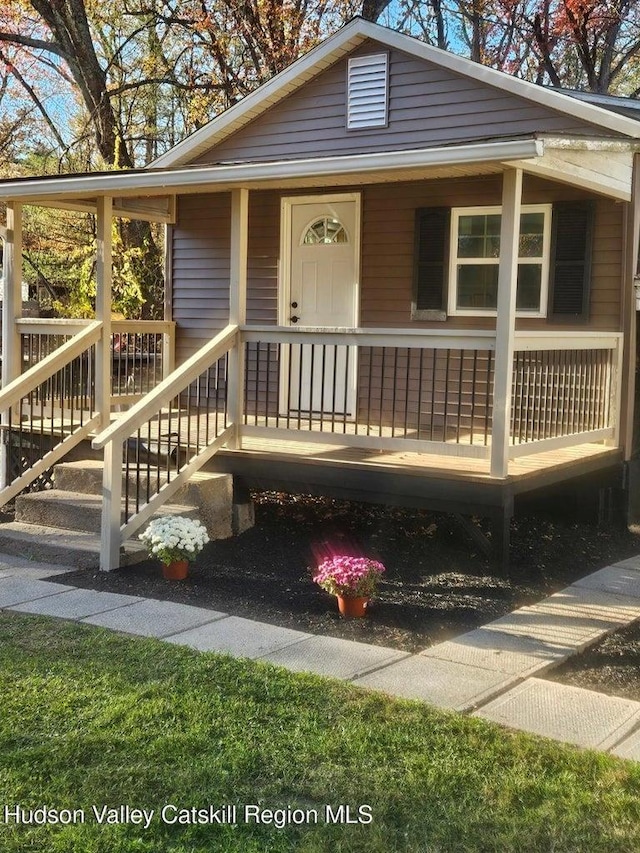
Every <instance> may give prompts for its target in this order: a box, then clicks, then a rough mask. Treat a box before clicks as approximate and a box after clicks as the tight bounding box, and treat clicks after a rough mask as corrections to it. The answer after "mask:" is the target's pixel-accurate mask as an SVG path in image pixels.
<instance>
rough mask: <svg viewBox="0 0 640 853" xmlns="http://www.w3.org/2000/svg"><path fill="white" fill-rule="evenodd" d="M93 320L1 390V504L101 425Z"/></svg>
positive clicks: (97, 330)
mask: <svg viewBox="0 0 640 853" xmlns="http://www.w3.org/2000/svg"><path fill="white" fill-rule="evenodd" d="M101 335H102V323H101V322H99V321H94V322H91V323H89V324H88V325H86V326H85V327H84V328H83V329H82V331H80V332H79V333H77V334H75V335H74V336H73V337H72V338H71V339H70V340H68V341H66V342H65V343H64V344H62V346H60V347H58V348H57V349H56V350H54V352H52V353H50V354H49V355H47V356H46V357H45V358H43V359H42V361H40V362H39V363H38V364H35V365H34V366H33V367H30V368H29V369H28V370H27V371H25V373H23V374H22V375H21V376H19V377H17V378H16V379H14V380H13V381H12V382H10V383H9V384H8V385H7V386H6V387H5V388H3V389H2V391H0V412H2V424H1V428H2V447H1V450H2V458H0V471H1V472H2V479H3V481H2V482H1V483H0V506H4V504H6V503H7V502H8V501H10V500H12V499H13V498H14V497H15V496H16V495H18V494H20V492H21V491H23V490H24V489H26V488H27V487H28V486H30V485H31V484H32V483H33V482H34V481H35V480H37V479H38V478H40V477H43V476H44V475H45V474H46V472H47V471H49V469H50V468H51V467H52V466H53V465H54V464H55V463H56V462H57V461H59V460H60V459H61V458H62V457H63V456H65V454H67V453H68V452H69V451H70V450H71V449H72V448H73V447H75V446H76V445H77V444H79V443H80V442H81V441H83V440H84V439H85V438H86V437H87V436H88V435H89V434H90V433H91V432H92V431H93V430H94V429H95V428H96V427H98V426H99V425H100V419H101V413H100V412H99V411H98V410H97V404H96V396H95V387H94V381H93V380H94V376H95V345H96V344H97V343H98V341H99V340H100V338H101Z"/></svg>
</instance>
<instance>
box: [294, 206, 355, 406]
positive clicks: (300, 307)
mask: <svg viewBox="0 0 640 853" xmlns="http://www.w3.org/2000/svg"><path fill="white" fill-rule="evenodd" d="M359 202H360V199H359V196H357V195H355V194H348V195H347V194H344V195H340V196H314V197H311V198H288V199H284V200H283V222H282V225H283V258H284V265H283V288H282V301H281V322H282V324H283V325H288V326H295V327H296V328H299V329H305V328H319V327H320V328H322V327H329V328H354V327H355V326H357V323H358V267H359V256H360V233H359V231H360V227H359V226H360V217H359ZM288 350H289V351H288V353H287V356H288V357H286V358H285V359H283V373H282V381H281V411H287V410H288V411H293V412H296V411H297V412H307V413H312V412H313V413H318V414H323V413H335V414H342V415H346V416H347V417H352V416H353V415H354V413H355V401H356V349H355V347H347V346H344V345H343V346H336V345H332V344H298V345H291V347H289V348H288Z"/></svg>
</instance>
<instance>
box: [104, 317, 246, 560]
mask: <svg viewBox="0 0 640 853" xmlns="http://www.w3.org/2000/svg"><path fill="white" fill-rule="evenodd" d="M239 340H240V330H239V327H238V325H236V324H230V325H228V326H227V327H226V328H224V329H223V330H222V331H221V332H219V333H218V334H217V335H216V336H215V337H214V338H213V339H212V340H211V341H209V342H208V343H206V344H205V345H204V346H202V347H201V348H200V349H199V350H198V351H197V352H195V353H194V354H193V355H192V356H191V357H190V358H188V359H187V360H186V361H185V362H184V363H183V364H182V365H181V366H180V367H178V368H176V369H175V370H174V371H172V373H170V374H169V376H168V377H167V378H166V379H164V380H163V381H162V382H161V383H160V384H159V385H157V386H156V387H155V388H154V389H153V390H152V391H149V393H148V394H146V395H145V396H144V397H143V398H142V399H141V400H139V401H138V402H137V403H135V404H134V405H133V406H132V408H131V409H129V411H128V412H124V413H123V414H122V415H120V416H119V418H118V420H116V421H115V422H114V423H112V424H111V425H110V426H108V427H106V429H104V430H102V432H101V433H99V434H98V435H97V436H96V437H95V438H94V439H93V441H92V447H93V448H94V449H96V450H103V452H104V472H103V479H102V498H103V505H102V525H101V534H100V536H101V548H100V568H101V569H102V570H106V571H110V570H111V569H115V568H117V566H118V565H119V564H120V547H121V544H122V542H123V540H124V539H125V538H126V537H127V536H130V535H131V533H132V532H134V531H135V530H136V529H138V528H139V527H140V526H141V525H142V524H144V522H145V521H146V520H147V519H148V518H150V516H151V514H152V513H153V512H154V511H156V510H157V509H159V508H160V506H161V505H162V504H163V503H165V502H166V501H167V500H168V499H169V498H170V497H171V495H173V494H174V493H175V492H176V490H177V488H179V487H180V485H181V484H182V483H183V482H184V481H185V480H186V479H188V478H189V477H190V476H192V475H193V474H194V473H195V472H196V471H198V470H199V469H200V468H201V467H202V465H204V464H205V462H206V461H207V459H208V458H210V457H211V455H212V454H213V453H215V452H216V451H217V449H218V448H219V447H221V446H223V444H225V443H226V442H228V441H229V440H230V439H232V438H233V436H234V435H235V431H236V429H237V426H238V425H237V423H236V424H230V423H229V422H228V421H227V420H226V418H225V424H224V428H223V429H222V430H221V431H220V432H219V433H218V434H217V435H216V436H215V438H214V439H213V440H212V441H210V442H209V443H208V444H207V449H206V451H205V452H204V453H202V454H200V455H198V456H196V457H195V458H194V459H192V460H191V461H190V462H188V463H187V464H186V465H185V466H184V467H182V468H181V469H180V472H179V473H178V474H177V476H175V477H174V478H173V479H172V480H171V482H166V483H165V484H164V485H163V486H162V487H161V488H160V490H159V491H158V492H156V494H155V495H154V497H153V498H152V499H151V500H148V501H147V503H146V504H145V505H144V507H141V508H140V509H139V510H137V511H136V515H135V516H134V517H133V518H132V519H130V520H128V521H127V519H125V523H124V524H122V519H121V496H122V466H123V461H124V443H125V442H126V441H127V440H128V439H129V438H130V437H131V436H132V435H133V434H135V433H136V432H137V431H138V430H140V429H142V427H143V425H144V424H145V423H146V422H149V421H150V420H151V419H152V418H157V417H160V416H161V415H162V412H163V409H166V408H168V409H169V410H170V409H171V403H172V401H173V400H175V398H176V397H179V396H180V394H182V393H183V392H184V391H186V390H187V389H188V388H189V387H190V385H191V384H192V383H193V382H196V381H197V380H198V377H200V376H201V374H202V373H203V372H205V371H207V370H208V369H209V368H210V367H211V366H212V365H213V364H215V363H216V362H217V361H218V360H219V359H222V358H224V357H225V356H227V355H228V354H230V353H231V352H232V351H233V350H234V349H236V348H237V347H238V346H239ZM231 385H232V387H233V382H232V383H231ZM232 393H233V394H234V395H235V394H236V393H237V390H236V389H234V391H233V392H232ZM236 420H237V417H236Z"/></svg>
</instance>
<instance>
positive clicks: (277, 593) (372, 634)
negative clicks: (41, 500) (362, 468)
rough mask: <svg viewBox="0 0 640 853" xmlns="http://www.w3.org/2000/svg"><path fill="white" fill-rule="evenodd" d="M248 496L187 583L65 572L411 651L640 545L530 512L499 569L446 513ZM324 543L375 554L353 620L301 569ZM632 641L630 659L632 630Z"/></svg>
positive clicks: (154, 570) (148, 567)
mask: <svg viewBox="0 0 640 853" xmlns="http://www.w3.org/2000/svg"><path fill="white" fill-rule="evenodd" d="M254 497H255V501H256V526H255V527H254V528H253V529H251V530H249V531H247V532H246V533H244V534H242V535H241V536H239V537H236V538H235V539H230V540H225V541H218V542H212V543H210V544H209V545H208V546H207V547H206V549H205V550H204V551H203V552H202V554H200V556H199V558H198V560H197V562H196V563H194V564H193V566H192V567H191V571H190V575H189V578H188V579H187V580H186V581H182V582H175V581H173V582H172V581H165V580H164V579H163V578H162V575H161V572H160V567H159V564H158V563H157V562H156V561H147V562H144V563H141V564H138V565H137V566H133V567H129V568H126V569H120V570H118V571H115V572H111V573H108V574H107V573H100V572H96V573H91V572H86V571H84V572H76V573H74V574H72V575H65V576H64V581H65V583H73V584H76V585H77V586H81V587H89V588H93V589H101V590H110V591H114V592H123V593H128V594H134V595H140V596H144V597H149V598H159V599H168V600H172V601H180V602H184V603H188V604H194V605H197V606H199V607H210V608H212V609H215V610H222V611H224V612H226V613H231V614H234V615H239V616H244V617H246V618H249V619H256V620H259V621H264V622H271V623H273V624H277V625H282V626H286V627H289V628H295V629H298V630H301V631H309V632H312V633H317V634H326V635H329V636H334V637H343V638H345V639H352V640H358V641H361V642H364V643H375V644H378V645H384V646H391V647H394V648H398V649H404V650H407V651H411V652H415V651H419V650H420V649H424V648H426V647H427V646H430V645H432V644H433V643H437V642H441V641H443V640H446V639H449V638H451V637H454V636H456V635H458V634H461V633H464V632H465V631H469V630H471V629H473V628H476V627H478V626H480V625H483V624H485V623H486V622H489V621H491V620H493V619H497V618H498V617H499V616H502V615H503V614H505V613H508V612H510V611H511V610H514V609H515V608H517V607H520V606H522V605H524V604H529V603H532V602H535V601H539V600H540V599H542V598H544V597H546V596H547V595H549V594H551V593H552V592H555V591H557V590H558V589H561V588H562V587H564V586H566V585H567V584H568V583H571V582H572V581H573V580H575V579H577V578H579V577H583V576H584V575H587V574H589V573H590V572H593V571H595V570H596V569H598V568H601V567H603V566H606V565H608V564H610V563H613V562H616V561H617V560H621V559H624V558H626V557H630V556H633V555H634V554H637V553H640V536H639V535H634V534H633V533H631V532H629V531H627V530H625V529H620V528H614V527H607V528H598V527H596V526H595V525H592V524H588V523H586V522H578V521H571V520H560V519H559V518H558V517H557V515H555V516H551V515H549V514H547V515H545V514H540V513H537V514H535V515H527V516H521V517H516V518H515V519H514V520H513V523H512V548H511V567H510V572H509V577H504V576H503V575H501V573H500V572H499V571H497V570H496V568H495V566H493V565H492V564H491V563H490V561H489V560H488V559H487V558H486V557H485V556H483V555H482V554H480V553H478V550H477V548H476V547H475V546H474V545H473V544H472V543H470V541H469V540H468V539H467V538H466V537H465V535H464V534H463V533H462V531H461V530H460V529H459V527H458V526H457V524H456V522H455V520H454V519H453V518H452V517H450V516H446V515H439V514H436V513H429V512H420V511H414V510H405V509H397V508H389V507H380V506H375V505H370V504H355V503H347V502H340V501H333V500H330V499H327V498H315V497H308V496H289V495H284V494H280V493H274V492H269V493H260V494H257V495H255V496H254ZM330 552H333V553H336V552H338V553H343V554H347V553H348V554H362V555H367V556H371V557H374V558H376V559H379V560H381V561H382V562H383V563H384V564H385V566H386V568H387V572H386V574H385V576H384V579H383V581H382V583H381V584H380V587H379V594H378V596H377V598H376V599H375V600H374V601H373V602H372V604H371V607H370V609H369V612H368V615H367V616H366V617H365V618H364V619H344V618H342V617H340V616H339V615H338V613H337V607H336V602H335V600H334V599H333V598H332V597H331V596H329V595H328V594H327V593H325V592H323V591H322V590H320V589H319V588H318V587H317V586H316V585H315V584H313V582H312V581H311V578H310V569H311V568H312V567H313V566H314V565H316V564H317V562H318V561H319V560H320V559H322V557H323V555H326V554H327V553H330ZM634 642H635V645H634V646H633V649H634V654H635V655H636V657H637V654H638V650H639V649H640V639H638V638H636V640H635V641H634ZM638 684H640V678H639V677H638V676H637V675H636V690H637V689H638V687H637V685H638ZM585 686H586V685H585Z"/></svg>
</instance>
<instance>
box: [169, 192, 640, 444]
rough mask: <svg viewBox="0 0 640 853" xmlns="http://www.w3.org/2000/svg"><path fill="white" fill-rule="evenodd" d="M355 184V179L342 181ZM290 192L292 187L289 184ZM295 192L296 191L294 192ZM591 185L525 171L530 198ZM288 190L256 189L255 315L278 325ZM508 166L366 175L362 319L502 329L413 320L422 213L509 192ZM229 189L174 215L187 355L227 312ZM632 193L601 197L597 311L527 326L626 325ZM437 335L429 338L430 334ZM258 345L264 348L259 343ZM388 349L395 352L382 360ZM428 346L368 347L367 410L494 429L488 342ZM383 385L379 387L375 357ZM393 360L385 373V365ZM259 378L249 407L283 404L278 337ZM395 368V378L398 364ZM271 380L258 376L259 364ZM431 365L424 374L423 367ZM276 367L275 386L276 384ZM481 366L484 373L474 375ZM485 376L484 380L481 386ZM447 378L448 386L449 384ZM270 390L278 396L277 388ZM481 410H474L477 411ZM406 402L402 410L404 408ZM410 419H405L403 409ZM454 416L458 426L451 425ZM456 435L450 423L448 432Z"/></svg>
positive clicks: (181, 353) (433, 430)
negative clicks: (445, 175)
mask: <svg viewBox="0 0 640 853" xmlns="http://www.w3.org/2000/svg"><path fill="white" fill-rule="evenodd" d="M342 191H344V188H342ZM283 194H285V193H283ZM289 194H290V193H286V195H289ZM585 197H587V196H586V194H585V193H581V192H580V191H577V190H574V189H570V188H567V187H562V186H560V185H557V184H553V183H551V182H547V181H544V180H541V179H537V178H531V177H526V178H525V182H524V191H523V201H524V203H529V204H535V203H548V202H554V201H560V200H571V199H577V198H585ZM280 199H281V193H279V192H277V191H271V190H268V191H267V190H265V191H260V192H251V193H250V196H249V241H248V244H249V258H248V292H247V318H248V322H249V323H252V324H256V325H257V324H260V325H275V324H276V323H277V316H278V267H279V254H280ZM500 200H501V180H500V178H499V177H496V178H494V177H481V178H473V179H459V180H439V181H424V182H413V183H404V184H384V185H374V186H367V187H365V188H364V190H363V192H362V250H361V253H362V258H361V271H362V272H361V290H360V304H361V316H360V325H361V326H363V327H370V328H375V327H383V328H394V327H395V328H413V329H415V328H425V329H429V328H434V329H439V330H445V329H451V330H454V329H464V328H468V329H491V328H493V327H494V325H495V320H494V319H492V318H480V317H449V318H447V320H446V321H444V322H423V321H421V322H416V321H412V320H411V296H412V285H413V254H414V220H415V211H416V209H417V208H420V207H434V206H448V207H464V206H473V205H489V204H500ZM229 217H230V195H229V194H228V193H219V194H212V195H202V196H185V197H181V198H180V199H179V204H178V223H177V225H176V226H175V227H174V231H173V241H172V247H173V249H172V251H173V265H174V266H173V305H174V319H175V320H176V321H177V357H178V362H180V361H182V360H184V359H185V358H186V357H188V356H189V355H190V354H191V353H193V352H194V351H195V349H196V348H197V347H199V346H201V345H202V344H203V343H205V342H206V341H208V340H210V338H211V337H212V335H213V334H215V332H216V331H218V330H219V329H221V328H223V327H224V326H225V325H226V324H227V322H228V311H229V292H228V288H229V244H230V228H229ZM622 217H623V205H620V204H616V203H615V202H613V201H610V200H607V199H604V198H600V199H598V200H597V201H596V222H595V239H594V246H593V263H592V286H591V301H590V320H589V322H588V324H585V325H581V326H578V327H576V326H575V325H567V326H562V325H560V324H557V323H553V324H551V323H549V322H548V321H547V320H546V319H544V318H541V319H538V318H536V319H534V318H532V319H529V320H526V319H519V320H518V321H517V326H518V328H520V329H523V330H524V329H538V330H540V329H544V328H552V329H553V330H554V331H561V330H562V329H563V328H567V329H576V328H580V329H585V330H601V331H618V330H619V329H620V328H621V320H620V314H621V308H620V295H621V281H622ZM425 345H426V346H428V339H425ZM258 352H259V354H258ZM383 358H384V359H385V361H384V363H383ZM416 358H418V355H417V353H416V354H414V355H412V356H411V362H410V363H407V355H406V350H399V351H398V353H397V354H395V355H394V354H393V351H392V350H389V351H388V353H387V354H386V355H385V356H384V357H383V355H382V351H381V350H380V349H379V348H374V349H368V348H364V349H363V350H362V351H361V353H360V357H359V367H358V370H359V381H358V385H359V399H358V417H359V419H361V420H364V419H365V418H366V415H367V412H370V411H371V412H373V413H374V414H375V415H376V417H380V420H381V423H383V424H385V425H387V426H389V425H391V423H392V420H393V418H394V417H395V422H396V424H397V423H399V422H402V423H404V424H406V426H407V427H408V428H410V429H417V428H418V427H419V428H420V435H421V437H425V438H428V437H433V438H436V439H437V438H440V437H444V430H445V429H446V430H450V429H454V428H456V429H457V428H460V429H462V431H463V432H464V431H465V430H469V429H471V428H472V429H473V431H474V434H476V435H478V436H479V437H480V439H479V440H480V441H482V440H483V434H484V430H485V429H486V427H487V424H490V418H491V383H492V378H493V377H492V370H491V369H490V366H489V365H488V363H487V355H486V353H478V357H477V360H476V362H475V364H474V362H473V361H472V359H473V355H472V352H471V351H468V350H467V351H465V353H461V352H460V351H458V350H451V351H450V363H449V366H448V368H447V367H446V366H445V364H444V363H443V361H442V359H443V358H444V355H443V354H440V355H439V356H438V361H437V364H435V365H434V363H433V354H432V353H431V352H430V351H429V350H426V351H425V355H424V361H423V363H422V365H421V366H420V367H418V366H417V365H418V363H417V361H415V359H416ZM370 364H371V365H372V372H371V377H372V383H373V384H372V386H371V387H370V388H369V386H368V383H369V369H370V368H369V365H370ZM383 367H384V381H382V369H383ZM247 369H248V375H249V382H250V390H249V395H248V399H247V413H248V415H249V416H250V417H251V416H253V415H254V414H256V415H260V416H261V415H263V414H264V413H265V409H266V408H267V403H268V408H269V412H270V414H271V415H272V416H275V415H276V414H277V407H278V401H277V386H278V365H277V348H276V347H275V345H273V346H272V348H271V349H270V351H269V352H267V348H266V345H263V346H262V347H260V349H259V350H258V349H257V348H256V347H255V346H254V347H253V348H252V349H251V351H250V352H249V355H248V359H247ZM394 373H395V375H396V381H394V379H393V376H394ZM257 374H259V375H260V381H259V382H257V383H256V381H255V377H256V375H257ZM423 374H424V378H423V379H420V377H422V376H423ZM267 376H269V379H270V381H269V391H268V392H267V390H266V388H267ZM474 377H475V383H474ZM474 387H475V390H474ZM445 389H447V394H445ZM267 394H268V395H269V396H268V399H267ZM472 410H473V411H472ZM394 413H395V414H394ZM398 419H400V421H398ZM452 425H453V426H452ZM447 435H450V433H449V432H447Z"/></svg>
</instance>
